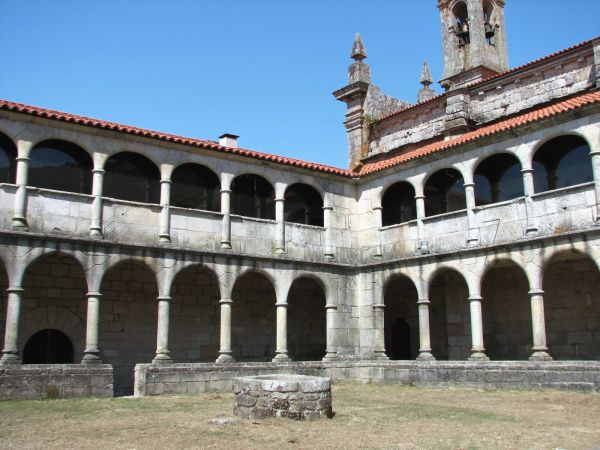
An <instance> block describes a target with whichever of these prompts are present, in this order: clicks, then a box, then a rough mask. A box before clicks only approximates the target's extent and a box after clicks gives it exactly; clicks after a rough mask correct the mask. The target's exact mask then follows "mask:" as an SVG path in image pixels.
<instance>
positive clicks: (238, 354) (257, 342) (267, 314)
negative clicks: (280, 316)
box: [231, 269, 277, 361]
mask: <svg viewBox="0 0 600 450" xmlns="http://www.w3.org/2000/svg"><path fill="white" fill-rule="evenodd" d="M275 289H276V287H275V285H274V283H273V282H272V278H271V277H270V276H268V275H267V273H266V272H265V271H261V270H254V269H253V270H247V271H245V272H244V273H242V274H241V275H240V276H239V277H238V278H237V279H236V280H235V284H234V286H233V290H232V294H231V297H232V300H233V304H232V318H231V328H232V333H231V334H232V336H231V339H232V351H233V357H234V358H235V359H236V361H270V360H271V359H272V358H273V357H274V356H275V348H276V347H275V346H276V342H275V329H276V317H275V303H276V301H277V296H276V290H275Z"/></svg>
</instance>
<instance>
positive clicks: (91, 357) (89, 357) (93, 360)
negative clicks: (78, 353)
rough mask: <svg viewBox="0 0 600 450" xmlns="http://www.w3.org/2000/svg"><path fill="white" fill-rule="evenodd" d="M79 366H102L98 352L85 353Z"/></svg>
mask: <svg viewBox="0 0 600 450" xmlns="http://www.w3.org/2000/svg"><path fill="white" fill-rule="evenodd" d="M81 364H102V358H101V357H100V352H85V353H84V354H83V359H82V360H81Z"/></svg>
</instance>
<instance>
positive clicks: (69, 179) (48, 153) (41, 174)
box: [27, 139, 93, 194]
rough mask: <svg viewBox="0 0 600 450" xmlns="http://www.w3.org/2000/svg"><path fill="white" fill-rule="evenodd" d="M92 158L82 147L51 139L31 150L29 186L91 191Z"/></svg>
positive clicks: (84, 192) (78, 191)
mask: <svg viewBox="0 0 600 450" xmlns="http://www.w3.org/2000/svg"><path fill="white" fill-rule="evenodd" d="M92 168H93V163H92V158H91V157H90V155H89V154H88V153H87V152H86V151H85V150H84V149H82V148H81V147H79V146H78V145H76V144H73V143H71V142H67V141H61V140H58V139H51V140H48V141H44V142H40V143H39V144H37V145H36V146H35V147H33V149H32V150H31V154H30V160H29V174H28V182H27V184H28V185H29V186H35V187H38V188H44V189H54V190H57V191H66V192H75V193H79V194H91V192H92Z"/></svg>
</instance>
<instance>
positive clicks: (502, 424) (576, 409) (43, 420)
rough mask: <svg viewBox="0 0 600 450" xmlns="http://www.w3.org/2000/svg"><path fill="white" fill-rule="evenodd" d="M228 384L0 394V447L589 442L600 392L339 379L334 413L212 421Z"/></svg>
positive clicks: (225, 405)
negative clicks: (220, 390) (3, 398)
mask: <svg viewBox="0 0 600 450" xmlns="http://www.w3.org/2000/svg"><path fill="white" fill-rule="evenodd" d="M232 397H233V396H232V394H199V395H188V396H169V397H152V398H141V399H134V398H117V399H77V400H48V401H19V402H0V447H1V448H77V449H83V448H127V449H142V448H144V449H146V448H161V449H166V448H219V449H241V448H256V449H270V448H273V449H280V448H294V449H311V448H319V449H321V448H346V449H348V448H361V449H363V448H381V449H392V448H527V449H530V448H550V449H553V448H568V449H574V448H594V447H600V396H598V395H592V394H577V393H562V392H551V391H545V392H516V391H476V390H466V389H421V388H411V387H402V386H376V385H365V386H359V385H350V384H342V385H336V386H335V387H334V392H333V401H334V410H335V411H336V416H335V417H334V418H333V419H331V420H328V419H322V420H320V421H318V422H293V421H287V420H274V419H273V420H266V421H261V422H251V421H241V422H239V423H237V424H234V425H210V424H209V423H208V420H209V419H211V418H214V417H218V416H231V410H232V404H233V398H232Z"/></svg>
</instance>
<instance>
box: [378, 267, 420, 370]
mask: <svg viewBox="0 0 600 450" xmlns="http://www.w3.org/2000/svg"><path fill="white" fill-rule="evenodd" d="M417 301H418V294H417V288H416V287H415V285H414V283H413V282H412V281H411V280H410V279H409V278H408V277H406V276H404V275H395V276H394V277H393V278H392V279H391V280H390V281H389V282H388V283H387V286H386V289H385V292H384V298H383V302H384V304H385V312H384V335H385V350H386V354H387V356H388V357H389V358H390V359H392V360H408V359H415V358H416V357H417V355H418V354H419V316H418V310H417Z"/></svg>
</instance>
